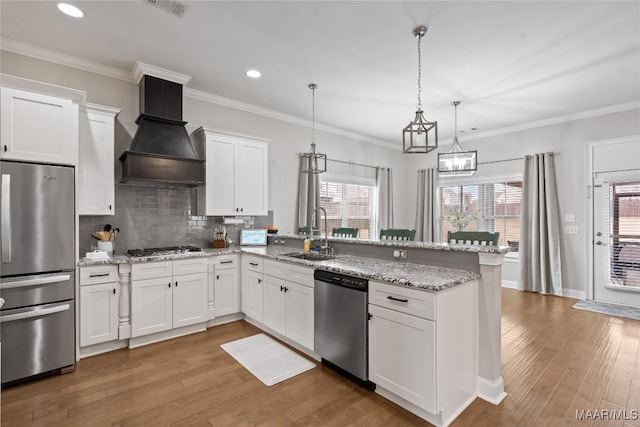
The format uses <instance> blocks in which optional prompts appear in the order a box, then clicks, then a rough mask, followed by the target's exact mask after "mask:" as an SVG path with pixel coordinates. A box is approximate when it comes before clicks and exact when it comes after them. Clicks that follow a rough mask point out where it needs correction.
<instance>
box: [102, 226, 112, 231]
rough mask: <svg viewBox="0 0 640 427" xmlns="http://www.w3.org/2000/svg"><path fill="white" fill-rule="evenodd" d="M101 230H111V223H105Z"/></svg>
mask: <svg viewBox="0 0 640 427" xmlns="http://www.w3.org/2000/svg"><path fill="white" fill-rule="evenodd" d="M102 231H111V224H105V225H104V228H103V229H102Z"/></svg>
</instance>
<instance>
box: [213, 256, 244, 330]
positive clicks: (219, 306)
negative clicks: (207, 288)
mask: <svg viewBox="0 0 640 427" xmlns="http://www.w3.org/2000/svg"><path fill="white" fill-rule="evenodd" d="M213 275H214V278H213V293H214V297H213V301H214V304H213V305H214V310H215V317H221V316H227V315H229V314H234V313H238V312H239V311H240V285H239V283H238V257H237V255H229V256H220V257H218V259H216V260H215V262H214V272H213Z"/></svg>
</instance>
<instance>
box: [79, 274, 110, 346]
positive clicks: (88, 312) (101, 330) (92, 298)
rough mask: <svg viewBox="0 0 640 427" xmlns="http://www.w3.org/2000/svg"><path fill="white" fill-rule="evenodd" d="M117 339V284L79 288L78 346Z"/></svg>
mask: <svg viewBox="0 0 640 427" xmlns="http://www.w3.org/2000/svg"><path fill="white" fill-rule="evenodd" d="M117 339H118V284H117V283H103V284H100V285H92V286H81V287H80V346H81V347H84V346H88V345H93V344H98V343H101V342H106V341H113V340H117Z"/></svg>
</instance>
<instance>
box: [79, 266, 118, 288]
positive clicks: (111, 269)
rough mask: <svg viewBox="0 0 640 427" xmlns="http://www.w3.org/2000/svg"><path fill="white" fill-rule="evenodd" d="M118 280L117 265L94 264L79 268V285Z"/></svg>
mask: <svg viewBox="0 0 640 427" xmlns="http://www.w3.org/2000/svg"><path fill="white" fill-rule="evenodd" d="M117 281H118V266H117V265H96V266H94V267H81V268H80V286H87V285H97V284H100V283H110V282H117Z"/></svg>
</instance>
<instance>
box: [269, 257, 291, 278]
mask: <svg viewBox="0 0 640 427" xmlns="http://www.w3.org/2000/svg"><path fill="white" fill-rule="evenodd" d="M287 267H288V265H287V264H285V263H283V262H278V261H271V260H265V261H264V274H268V275H269V276H273V277H279V278H281V279H285V278H287Z"/></svg>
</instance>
